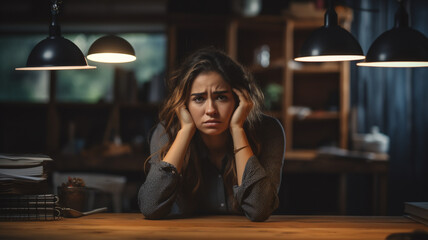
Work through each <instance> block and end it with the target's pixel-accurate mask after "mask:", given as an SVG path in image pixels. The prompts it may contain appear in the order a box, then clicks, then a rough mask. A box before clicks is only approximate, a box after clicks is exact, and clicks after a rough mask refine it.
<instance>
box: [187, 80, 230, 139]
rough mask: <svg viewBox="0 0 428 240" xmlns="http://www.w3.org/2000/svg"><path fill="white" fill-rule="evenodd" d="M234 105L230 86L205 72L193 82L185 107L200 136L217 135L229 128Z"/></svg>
mask: <svg viewBox="0 0 428 240" xmlns="http://www.w3.org/2000/svg"><path fill="white" fill-rule="evenodd" d="M235 104H236V102H235V98H234V96H233V92H232V88H231V86H230V85H229V84H228V83H226V82H225V81H224V79H223V77H222V76H221V75H220V74H218V73H217V72H207V73H201V74H199V75H198V76H197V77H196V78H195V80H194V81H193V84H192V87H191V89H190V98H189V101H188V103H187V107H188V109H189V112H190V115H191V116H192V118H193V121H194V122H195V124H196V128H197V129H198V130H199V131H200V132H201V134H206V135H218V134H221V133H223V132H224V131H226V130H227V129H228V128H229V122H230V118H231V117H232V114H233V112H234V110H235Z"/></svg>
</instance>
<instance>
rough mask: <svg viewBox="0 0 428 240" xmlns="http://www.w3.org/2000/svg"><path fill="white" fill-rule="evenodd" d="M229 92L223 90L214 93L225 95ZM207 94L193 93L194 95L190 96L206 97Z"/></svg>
mask: <svg viewBox="0 0 428 240" xmlns="http://www.w3.org/2000/svg"><path fill="white" fill-rule="evenodd" d="M228 92H229V91H228V90H223V91H215V92H213V94H217V95H218V94H225V93H228ZM206 94H207V93H206V92H201V93H192V94H190V96H203V95H206Z"/></svg>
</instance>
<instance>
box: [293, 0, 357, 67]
mask: <svg viewBox="0 0 428 240" xmlns="http://www.w3.org/2000/svg"><path fill="white" fill-rule="evenodd" d="M361 59H364V54H363V50H362V49H361V46H360V44H359V43H358V41H357V40H356V39H355V38H354V37H353V36H352V34H351V33H349V32H348V31H346V30H345V29H343V28H342V27H340V26H339V25H338V23H337V13H336V11H335V10H334V6H333V4H332V3H331V1H330V3H329V6H328V9H327V11H326V13H325V16H324V26H323V27H320V28H318V29H317V30H315V31H314V32H313V33H312V34H311V35H310V36H309V38H308V39H306V41H305V42H304V43H303V46H302V48H301V50H300V53H299V54H298V57H297V58H295V59H294V60H295V61H298V62H337V61H353V60H361Z"/></svg>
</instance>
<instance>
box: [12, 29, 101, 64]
mask: <svg viewBox="0 0 428 240" xmlns="http://www.w3.org/2000/svg"><path fill="white" fill-rule="evenodd" d="M93 68H96V67H94V66H88V63H87V62H86V59H85V56H84V55H83V53H82V52H81V51H80V49H79V48H78V47H77V46H76V45H75V44H74V43H73V42H71V41H70V40H68V39H65V38H63V37H61V36H51V37H48V38H46V39H44V40H42V41H41V42H39V43H38V44H37V45H36V46H35V47H34V48H33V50H32V51H31V53H30V55H29V56H28V59H27V66H26V67H23V68H16V70H67V69H70V70H71V69H93Z"/></svg>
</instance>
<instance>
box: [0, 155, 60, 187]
mask: <svg viewBox="0 0 428 240" xmlns="http://www.w3.org/2000/svg"><path fill="white" fill-rule="evenodd" d="M52 162H53V160H52V158H51V157H49V156H47V155H43V154H4V153H0V194H41V193H47V192H48V191H49V190H48V188H47V177H48V175H49V172H50V167H51V166H50V164H51V163H52Z"/></svg>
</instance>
